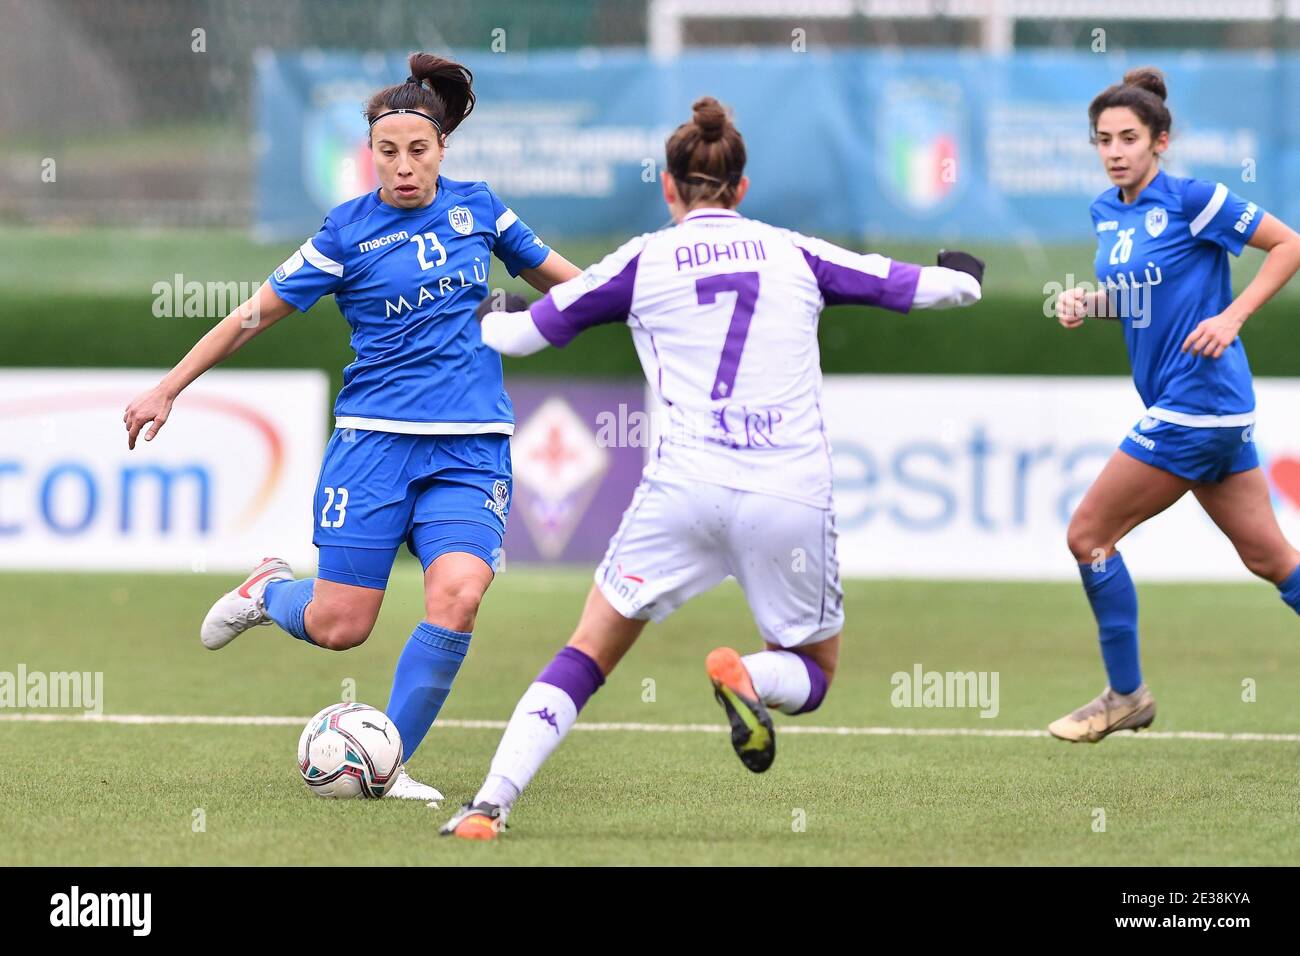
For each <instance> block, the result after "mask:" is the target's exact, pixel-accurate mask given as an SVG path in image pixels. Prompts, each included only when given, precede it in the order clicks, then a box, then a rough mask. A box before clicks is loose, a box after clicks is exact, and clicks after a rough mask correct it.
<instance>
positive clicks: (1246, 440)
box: [1119, 417, 1259, 482]
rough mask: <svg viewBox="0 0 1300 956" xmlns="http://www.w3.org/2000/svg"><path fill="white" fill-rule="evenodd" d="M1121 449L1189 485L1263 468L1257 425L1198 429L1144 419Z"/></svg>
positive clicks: (1153, 419)
mask: <svg viewBox="0 0 1300 956" xmlns="http://www.w3.org/2000/svg"><path fill="white" fill-rule="evenodd" d="M1119 447H1120V449H1121V450H1122V451H1123V452H1125V453H1126V454H1127V455H1129V456H1130V457H1133V458H1136V459H1137V460H1138V461H1144V462H1146V463H1147V464H1148V465H1154V466H1155V467H1156V468H1159V469H1161V470H1163V471H1167V472H1169V473H1170V474H1173V475H1178V476H1179V477H1180V478H1186V479H1188V480H1189V481H1208V482H1219V481H1222V480H1223V479H1224V478H1227V477H1228V476H1229V475H1235V474H1236V473H1237V472H1240V471H1249V470H1250V469H1252V468H1257V467H1258V466H1259V454H1258V453H1257V452H1256V450H1255V426H1254V425H1228V426H1222V427H1209V428H1194V427H1189V426H1187V425H1175V424H1173V423H1172V422H1166V421H1161V420H1159V419H1156V418H1150V417H1144V418H1142V419H1141V420H1140V421H1139V422H1138V423H1137V424H1135V425H1134V426H1133V427H1132V428H1131V429H1129V433H1128V434H1127V435H1125V436H1124V440H1123V441H1122V442H1121V443H1120V446H1119Z"/></svg>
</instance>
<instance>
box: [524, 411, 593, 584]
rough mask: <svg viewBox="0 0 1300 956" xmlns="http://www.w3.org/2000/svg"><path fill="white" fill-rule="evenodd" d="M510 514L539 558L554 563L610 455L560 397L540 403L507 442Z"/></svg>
mask: <svg viewBox="0 0 1300 956" xmlns="http://www.w3.org/2000/svg"><path fill="white" fill-rule="evenodd" d="M511 457H512V459H513V461H514V469H515V483H516V490H518V489H520V488H522V489H524V490H525V492H526V494H523V495H519V494H516V498H515V513H516V514H517V515H522V516H523V519H524V525H525V526H526V527H527V528H528V533H529V535H531V536H532V539H533V543H534V544H535V545H536V546H537V551H538V553H539V554H541V556H542V557H543V558H546V559H547V560H554V559H555V558H558V557H559V556H560V555H561V554H562V553H563V552H564V548H565V545H567V544H568V543H569V539H570V538H572V537H573V533H574V531H576V530H577V528H578V523H579V522H580V521H581V520H582V517H583V515H585V514H586V512H587V508H588V506H589V505H590V504H591V499H592V498H593V497H594V496H595V494H596V490H597V489H598V488H599V487H600V483H601V479H602V478H603V477H604V475H605V472H606V471H607V470H608V468H609V465H610V460H609V459H610V452H609V451H608V450H607V449H605V448H602V447H601V446H600V444H599V443H598V442H597V441H596V434H595V432H594V431H593V429H592V428H591V427H590V426H588V425H587V423H586V422H584V421H583V420H582V418H581V417H580V416H579V415H578V413H577V412H575V411H574V410H573V408H572V406H570V405H569V403H568V402H566V401H565V400H564V399H563V398H560V397H559V396H558V395H557V396H552V397H551V398H548V399H547V400H546V401H544V402H543V403H542V404H541V405H540V406H539V407H538V409H537V411H535V412H533V414H532V415H530V416H529V418H528V420H527V421H525V422H524V423H523V424H522V425H521V426H520V427H519V428H517V429H515V435H514V439H513V440H512V441H511Z"/></svg>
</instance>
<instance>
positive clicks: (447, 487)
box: [124, 53, 578, 800]
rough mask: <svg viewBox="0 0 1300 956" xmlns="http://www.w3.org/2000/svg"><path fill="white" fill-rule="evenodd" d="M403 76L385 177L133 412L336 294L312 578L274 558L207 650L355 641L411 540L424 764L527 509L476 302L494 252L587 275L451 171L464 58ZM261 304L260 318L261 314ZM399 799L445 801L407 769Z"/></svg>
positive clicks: (162, 414) (161, 412)
mask: <svg viewBox="0 0 1300 956" xmlns="http://www.w3.org/2000/svg"><path fill="white" fill-rule="evenodd" d="M409 62H410V70H411V76H410V77H408V79H407V80H406V82H405V83H400V84H397V85H395V86H389V87H386V88H384V89H381V90H379V91H378V92H377V93H375V94H374V95H373V96H372V97H371V98H370V101H369V102H368V104H367V105H366V108H365V116H366V119H367V120H368V121H369V124H370V147H371V151H372V153H373V155H374V162H375V171H376V173H377V178H378V180H379V182H380V183H381V184H382V185H381V186H380V188H379V189H377V190H376V191H374V192H372V193H369V194H367V195H365V196H361V197H358V198H356V199H352V200H349V201H348V202H345V203H342V204H340V205H339V206H336V207H335V208H334V209H332V210H331V211H330V213H329V215H327V216H326V217H325V223H324V225H323V226H321V229H320V231H319V232H318V233H317V234H316V235H315V236H314V237H312V238H311V239H308V240H307V241H306V242H304V243H303V244H302V246H301V248H299V250H298V251H297V252H295V253H294V254H293V255H292V256H291V257H290V258H289V259H288V260H287V261H286V262H285V263H284V264H283V265H281V266H280V267H279V268H278V269H276V270H275V273H274V274H273V275H272V276H271V277H270V278H269V279H268V280H267V281H266V282H265V283H264V284H263V285H262V287H261V288H260V289H259V290H258V292H257V294H256V296H255V297H254V298H253V299H250V300H249V301H248V302H247V303H245V304H244V305H243V306H241V307H240V308H239V309H236V310H235V311H234V312H232V313H231V314H230V315H228V316H227V317H226V318H225V319H223V320H222V321H221V322H220V323H219V324H218V325H216V326H215V327H214V328H213V329H212V330H211V331H209V332H208V333H207V334H206V335H205V336H204V337H203V338H202V339H201V340H199V342H198V344H197V345H195V346H194V348H193V349H191V350H190V352H189V354H188V355H186V356H185V358H184V359H182V360H181V362H180V363H179V364H178V365H177V366H176V367H175V368H173V369H172V370H171V371H170V372H169V373H168V374H167V376H166V377H165V378H164V379H163V380H162V382H161V383H159V384H158V385H157V386H156V387H155V388H153V389H151V390H150V391H148V392H145V393H144V394H142V395H140V396H139V397H138V398H136V399H135V401H133V402H132V403H131V404H130V406H129V407H128V408H127V410H126V415H125V416H124V418H125V422H126V427H127V430H128V432H129V435H128V444H129V446H130V447H132V448H134V447H135V442H136V437H137V435H138V434H139V433H140V431H141V429H142V428H143V427H144V426H145V425H146V424H147V423H148V422H151V421H152V422H153V428H152V430H151V432H150V433H149V434H148V435H147V436H146V438H145V440H146V441H149V440H152V439H153V438H154V437H155V436H157V434H158V431H159V429H160V428H162V426H163V424H164V423H165V422H166V421H167V418H168V416H169V415H170V413H171V409H172V403H173V401H175V399H176V397H177V396H178V395H179V394H180V393H181V391H182V390H183V389H184V388H185V387H186V386H188V385H189V384H190V383H191V382H193V381H194V380H195V379H196V378H198V377H199V376H200V375H201V374H202V373H203V372H205V371H206V370H207V369H209V368H211V367H212V366H214V365H216V364H217V363H219V362H221V361H222V360H223V359H225V358H227V357H229V356H230V355H232V354H233V353H234V352H235V351H236V350H238V349H239V348H240V347H241V346H243V345H245V344H246V343H247V342H248V341H249V340H251V339H252V338H254V337H255V336H256V335H258V334H259V333H261V332H264V331H266V330H267V329H268V328H270V327H271V326H272V325H274V324H275V323H276V322H278V321H279V320H280V319H282V318H284V317H285V316H287V315H289V314H290V313H291V312H293V311H294V310H295V309H296V310H299V311H302V312H306V311H307V310H308V309H310V308H311V307H312V305H313V304H315V302H316V301H317V300H318V299H319V298H320V297H321V296H324V295H329V294H333V295H334V296H335V301H336V302H337V303H338V307H339V310H340V311H341V312H342V313H343V316H344V317H345V318H346V319H347V321H348V325H349V326H350V327H351V331H352V340H351V344H352V347H353V349H354V350H355V352H356V361H354V362H353V363H351V364H350V365H349V366H348V367H347V368H346V369H345V370H344V372H343V388H342V390H341V391H340V392H339V395H338V399H337V401H336V403H335V406H334V414H335V425H336V427H335V430H334V433H333V435H332V437H331V438H330V441H329V444H328V445H327V446H326V449H325V456H324V462H323V464H322V465H321V472H320V479H319V482H318V484H317V487H316V492H315V499H314V501H313V503H312V515H313V523H314V525H315V530H314V534H313V537H312V540H313V543H314V544H316V545H317V547H318V548H319V551H320V555H319V562H318V570H317V575H316V577H315V578H302V579H297V580H295V579H294V576H293V572H292V571H291V570H290V568H289V566H288V565H287V564H286V563H285V562H284V561H282V560H280V559H278V558H267V559H265V560H264V561H263V562H262V563H261V564H260V565H258V566H257V567H256V568H254V570H253V572H252V574H250V575H249V576H248V578H247V579H246V580H245V581H244V582H243V583H242V584H241V585H240V586H239V587H238V588H236V589H235V590H233V591H230V592H229V593H228V594H226V595H224V596H223V597H222V598H221V599H220V600H219V601H217V602H216V604H214V605H213V607H212V610H211V611H210V612H209V613H208V615H207V617H206V619H205V620H204V621H203V626H202V629H201V634H200V636H201V638H202V641H203V644H204V645H205V646H207V647H209V648H212V649H217V648H221V647H224V646H225V645H226V644H228V643H229V642H230V641H232V640H234V639H235V638H236V637H237V636H239V635H240V634H241V633H243V632H244V631H246V630H248V629H249V628H251V627H253V626H255V625H258V624H271V623H272V622H274V623H276V624H279V625H280V627H282V628H283V629H284V630H286V631H288V632H289V633H290V634H292V635H293V636H294V637H296V638H298V639H299V640H302V641H305V642H307V643H308V644H312V645H315V646H317V647H323V648H329V649H332V650H345V649H347V648H351V647H355V646H357V645H358V644H360V643H362V642H363V641H365V639H366V638H367V637H368V636H369V635H370V631H371V629H372V628H373V627H374V624H375V619H376V618H377V617H378V615H379V608H380V604H381V603H382V602H383V599H384V588H385V586H386V585H387V582H388V576H389V572H390V571H391V569H392V566H393V560H394V558H395V557H396V554H397V549H398V547H399V546H400V545H401V544H402V543H403V542H405V543H406V545H407V547H408V548H409V549H410V551H411V552H412V553H413V554H414V555H416V557H418V558H419V559H420V563H421V564H422V565H423V566H424V601H425V617H424V620H423V621H421V622H420V623H419V624H418V625H416V627H415V630H414V631H413V632H412V634H411V637H410V639H409V640H408V641H407V644H406V647H405V649H404V650H403V651H402V654H401V657H400V658H399V659H398V662H397V669H396V674H395V676H394V678H393V687H392V692H391V696H390V697H389V701H388V706H387V708H386V712H387V714H388V716H389V717H391V718H392V720H393V722H394V723H395V724H396V726H397V729H398V732H399V733H400V734H401V738H402V744H403V750H404V754H405V759H406V760H409V759H410V757H411V755H412V754H414V753H415V751H416V748H417V747H419V745H420V742H421V741H422V740H423V739H424V736H425V734H426V733H427V732H428V730H429V727H430V726H431V725H432V723H433V720H434V718H435V717H436V716H437V714H438V711H439V709H440V708H441V707H442V704H443V701H444V700H445V699H446V697H447V694H448V691H449V690H450V689H451V684H452V681H453V680H454V679H455V676H456V672H457V671H458V670H459V669H460V665H461V662H462V661H463V660H464V658H465V654H466V651H467V649H468V647H469V642H470V634H471V632H472V631H473V629H474V620H475V616H476V615H477V613H478V608H479V603H480V601H481V600H482V598H483V594H484V592H485V591H486V590H487V588H488V585H489V584H491V582H492V578H493V573H494V570H495V564H494V562H495V559H496V557H497V555H499V553H500V547H501V540H502V535H503V533H504V530H505V521H506V516H507V513H508V511H509V507H510V491H511V467H510V444H509V442H510V437H509V436H510V435H511V433H512V432H513V431H514V412H513V410H512V408H511V405H510V399H509V397H508V396H507V395H506V392H505V388H504V387H503V383H502V372H501V357H500V356H499V355H498V354H497V353H496V352H494V351H492V350H491V349H489V348H488V347H487V346H485V345H484V344H483V342H482V340H481V339H480V337H479V326H478V322H477V320H476V315H475V309H476V306H478V305H479V304H480V302H482V301H484V300H485V298H486V296H487V293H488V266H489V263H490V261H491V257H492V255H493V254H495V255H496V256H497V258H499V259H500V260H501V261H502V262H503V263H505V266H506V268H507V270H509V272H510V274H511V275H521V276H523V277H524V279H525V280H526V281H528V282H529V283H530V284H531V285H533V286H534V287H535V288H537V289H538V290H540V291H546V290H547V289H549V288H550V287H551V286H552V285H554V284H556V283H557V282H561V281H563V280H565V279H568V278H570V277H572V276H575V275H577V274H578V269H577V268H576V267H574V266H573V265H572V264H570V263H569V262H568V261H566V260H565V259H564V258H562V257H561V256H560V255H558V254H557V253H555V252H553V251H551V250H550V249H549V248H548V247H547V246H545V245H544V244H543V243H542V241H541V240H540V239H538V238H537V237H536V236H535V235H534V234H533V232H532V230H530V229H529V228H528V227H527V226H526V225H525V224H524V223H523V222H522V221H520V220H519V218H518V217H517V216H516V215H515V214H514V213H513V212H512V211H511V210H509V209H508V208H506V206H505V205H504V204H503V203H502V202H501V200H500V199H499V198H497V196H496V194H495V193H493V192H492V190H491V189H490V188H488V186H487V184H485V183H481V182H457V181H453V180H449V179H445V178H443V177H442V176H441V175H440V174H439V170H440V168H441V164H442V159H443V155H444V151H445V149H446V145H447V137H448V136H449V135H450V134H451V133H452V131H453V130H455V129H456V128H457V127H458V126H459V125H460V123H461V122H462V121H463V120H464V119H465V117H466V116H468V115H469V113H470V110H472V109H473V107H474V93H473V89H472V82H473V78H472V76H471V74H470V72H469V71H468V70H466V69H465V68H464V67H462V66H460V65H459V64H457V63H453V62H451V61H449V60H445V59H442V58H439V57H435V56H432V55H429V54H424V53H415V54H412V55H411V57H410V61H409ZM249 316H252V318H253V321H248V317H249ZM390 795H392V796H397V797H405V798H410V799H423V800H439V799H441V794H439V793H438V792H437V791H436V790H435V789H433V788H432V787H429V786H426V785H424V784H419V783H416V782H415V781H413V780H412V779H411V778H410V777H409V776H408V775H407V774H406V771H405V769H403V770H402V772H401V774H400V775H399V779H398V781H397V783H396V784H394V787H393V790H392V791H391V793H390Z"/></svg>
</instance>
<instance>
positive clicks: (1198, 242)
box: [1048, 68, 1300, 742]
mask: <svg viewBox="0 0 1300 956" xmlns="http://www.w3.org/2000/svg"><path fill="white" fill-rule="evenodd" d="M1165 95H1166V93H1165V82H1164V78H1163V77H1162V76H1161V74H1160V72H1159V71H1158V70H1154V69H1150V68H1142V69H1137V70H1131V71H1129V73H1127V74H1126V75H1125V77H1124V80H1123V82H1122V83H1119V84H1116V85H1115V86H1111V87H1109V88H1108V89H1106V90H1104V91H1103V92H1102V93H1100V94H1099V95H1098V96H1097V97H1096V99H1094V100H1093V101H1092V104H1091V106H1090V107H1089V108H1088V119H1089V122H1090V125H1091V128H1092V137H1093V142H1094V143H1095V144H1096V146H1097V152H1098V154H1099V155H1100V157H1101V161H1102V164H1103V165H1104V167H1105V169H1106V174H1107V175H1108V176H1109V177H1110V181H1111V182H1112V183H1114V184H1115V186H1114V188H1113V189H1108V190H1106V192H1104V193H1102V194H1101V196H1099V197H1098V198H1097V200H1096V201H1095V202H1094V203H1093V204H1092V221H1093V227H1094V229H1095V230H1096V234H1097V240H1098V244H1097V258H1096V267H1097V278H1098V280H1099V288H1098V289H1097V290H1095V291H1085V290H1084V289H1071V290H1067V291H1066V292H1064V293H1062V294H1061V296H1060V297H1059V299H1058V300H1057V307H1056V313H1057V317H1058V319H1059V320H1060V322H1061V324H1062V325H1063V326H1065V327H1066V328H1067V329H1073V328H1078V327H1079V326H1080V325H1081V324H1082V323H1083V321H1084V319H1085V317H1088V316H1096V317H1104V318H1110V319H1119V320H1120V321H1121V322H1122V323H1123V326H1124V340H1125V342H1126V344H1127V345H1128V352H1129V359H1130V361H1131V363H1132V366H1133V381H1134V384H1135V385H1136V386H1137V390H1138V394H1139V395H1140V396H1141V397H1142V401H1143V403H1144V404H1145V405H1146V411H1145V413H1144V414H1143V416H1142V418H1141V419H1140V420H1139V421H1138V422H1137V423H1136V424H1135V425H1134V426H1133V428H1132V429H1131V430H1130V431H1129V433H1128V435H1127V436H1126V437H1125V438H1124V440H1123V442H1122V443H1121V445H1120V447H1119V450H1118V451H1116V452H1115V453H1114V455H1112V457H1111V459H1110V461H1109V462H1107V464H1106V466H1105V468H1104V469H1103V470H1102V472H1101V474H1100V475H1099V476H1098V477H1097V480H1096V481H1095V482H1094V483H1093V484H1092V486H1091V487H1090V488H1089V489H1088V492H1087V494H1085V495H1084V498H1083V500H1082V501H1081V502H1080V504H1079V507H1078V508H1077V509H1076V510H1075V513H1074V516H1073V517H1072V518H1071V520H1070V528H1069V534H1068V541H1069V547H1070V551H1071V552H1072V553H1073V555H1074V558H1075V560H1076V561H1078V562H1079V570H1080V573H1081V574H1082V576H1083V586H1084V590H1085V591H1086V592H1087V595H1088V600H1089V602H1090V603H1091V605H1092V610H1093V613H1094V615H1095V616H1096V619H1097V625H1098V628H1099V634H1100V640H1101V654H1102V659H1103V661H1104V663H1105V667H1106V674H1107V677H1108V679H1109V684H1108V686H1107V687H1106V689H1105V690H1104V691H1103V692H1102V693H1101V694H1100V695H1099V696H1098V697H1097V698H1095V699H1094V700H1092V701H1091V702H1089V703H1088V704H1085V705H1084V706H1083V707H1081V708H1079V709H1078V710H1076V711H1074V712H1072V713H1070V714H1067V715H1066V716H1064V717H1062V718H1060V719H1059V720H1056V721H1054V722H1053V723H1052V724H1051V725H1050V726H1049V728H1048V729H1049V730H1050V731H1051V733H1052V734H1053V735H1055V736H1056V737H1060V738H1061V739H1063V740H1070V741H1088V742H1096V741H1098V740H1101V739H1102V738H1103V737H1105V736H1107V735H1108V734H1111V733H1113V732H1114V731H1116V730H1126V729H1130V730H1138V729H1140V728H1142V727H1147V726H1150V724H1151V722H1152V720H1153V719H1154V718H1155V710H1156V708H1155V699H1154V698H1153V697H1152V695H1151V692H1150V690H1148V688H1147V686H1146V684H1144V683H1143V681H1142V672H1141V668H1140V666H1139V662H1138V637H1137V593H1136V591H1135V590H1134V588H1133V581H1132V579H1131V578H1130V577H1129V573H1128V570H1127V569H1126V568H1125V566H1124V561H1123V558H1122V557H1121V556H1120V554H1119V552H1118V551H1116V550H1115V545H1116V543H1117V542H1118V541H1119V540H1120V539H1121V538H1123V537H1124V535H1126V534H1127V533H1128V532H1129V531H1131V530H1133V528H1135V527H1137V526H1138V525H1139V524H1141V523H1142V522H1143V521H1146V520H1147V519H1148V518H1150V517H1152V516H1154V515H1157V514H1159V513H1160V512H1162V511H1164V510H1165V509H1166V508H1168V507H1169V506H1170V505H1172V504H1173V503H1174V502H1176V501H1177V500H1178V499H1179V498H1181V497H1182V496H1183V495H1184V494H1186V493H1187V492H1188V491H1190V492H1192V494H1194V495H1195V496H1196V498H1197V500H1198V501H1199V502H1200V504H1201V507H1202V508H1204V509H1205V512H1206V514H1208V515H1209V516H1210V518H1212V519H1213V520H1214V522H1215V524H1217V525H1218V526H1219V528H1220V529H1221V530H1222V531H1223V533H1224V534H1225V535H1227V536H1228V538H1229V539H1230V540H1231V541H1232V543H1233V546H1234V547H1236V549H1237V553H1238V554H1239V555H1240V557H1241V560H1242V561H1243V563H1244V564H1245V565H1246V567H1247V568H1249V569H1250V570H1251V571H1252V572H1253V573H1254V574H1257V575H1259V576H1260V577H1262V578H1265V579H1266V580H1268V581H1271V582H1273V583H1274V584H1275V585H1276V586H1277V587H1278V589H1279V591H1280V592H1281V595H1282V599H1283V600H1284V601H1285V602H1286V603H1287V604H1288V605H1289V606H1290V607H1291V608H1293V609H1294V610H1296V611H1297V613H1300V552H1297V551H1296V549H1295V548H1293V547H1292V546H1291V544H1290V543H1289V542H1288V541H1287V540H1286V538H1285V537H1283V535H1282V532H1281V530H1280V529H1279V528H1278V524H1277V519H1276V517H1275V516H1274V513H1273V507H1272V504H1271V502H1270V498H1269V489H1268V484H1267V481H1266V480H1265V478H1264V475H1263V472H1262V471H1261V470H1260V467H1259V459H1258V457H1257V455H1256V452H1255V444H1254V427H1255V396H1254V390H1253V388H1252V385H1251V376H1250V367H1249V365H1248V364H1247V362H1246V351H1245V349H1244V348H1243V346H1242V343H1241V340H1240V339H1239V338H1238V337H1237V333H1238V332H1239V331H1240V329H1241V327H1242V325H1243V324H1244V323H1245V321H1246V320H1247V319H1248V318H1249V317H1250V316H1251V315H1252V314H1253V313H1254V312H1255V311H1256V310H1258V309H1259V308H1260V307H1261V306H1262V305H1263V304H1264V303H1265V302H1267V301H1268V300H1269V299H1270V298H1271V297H1272V296H1273V295H1274V294H1275V293H1276V292H1277V291H1278V290H1279V289H1281V288H1282V287H1283V286H1284V285H1286V283H1287V281H1288V280H1290V278H1291V276H1292V275H1293V274H1294V273H1295V271H1296V269H1297V268H1298V267H1300V235H1297V234H1296V233H1295V232H1293V231H1292V230H1291V229H1290V228H1288V227H1287V226H1286V225H1285V224H1283V223H1282V222H1280V221H1278V220H1277V219H1276V218H1274V217H1273V216H1271V215H1269V214H1268V213H1265V212H1264V211H1263V210H1262V209H1260V208H1259V207H1257V206H1256V205H1255V204H1254V203H1253V202H1247V201H1246V200H1244V199H1241V198H1240V197H1238V196H1236V195H1234V194H1233V193H1232V192H1230V191H1229V190H1228V188H1227V187H1226V186H1224V185H1223V184H1221V183H1220V184H1215V183H1209V182H1202V181H1200V180H1196V179H1182V178H1179V177H1176V176H1170V175H1168V174H1167V173H1165V172H1163V171H1162V170H1161V169H1160V155H1161V154H1162V153H1163V152H1164V151H1165V150H1166V149H1167V148H1168V146H1169V129H1170V125H1171V118H1170V115H1169V110H1168V108H1167V107H1166V106H1165ZM1246 245H1250V246H1253V247H1255V248H1257V249H1263V250H1265V251H1266V252H1267V253H1268V255H1267V256H1266V257H1265V259H1264V262H1263V264H1262V265H1261V266H1260V269H1259V272H1258V273H1257V274H1256V275H1255V277H1254V279H1252V280H1251V282H1250V284H1249V285H1247V286H1246V288H1245V289H1244V290H1242V293H1241V295H1239V296H1238V297H1237V298H1236V299H1233V297H1232V286H1231V281H1230V279H1231V277H1230V273H1229V267H1228V253H1232V254H1233V255H1237V254H1239V253H1240V252H1241V250H1242V247H1243V246H1246Z"/></svg>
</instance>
